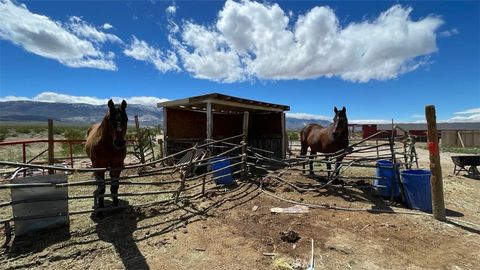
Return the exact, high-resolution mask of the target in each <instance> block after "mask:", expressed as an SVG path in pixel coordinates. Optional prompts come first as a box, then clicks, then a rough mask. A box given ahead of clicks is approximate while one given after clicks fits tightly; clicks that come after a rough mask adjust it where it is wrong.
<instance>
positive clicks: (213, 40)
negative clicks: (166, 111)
mask: <svg viewBox="0 0 480 270" xmlns="http://www.w3.org/2000/svg"><path fill="white" fill-rule="evenodd" d="M0 14H1V16H0V101H8V100H19V99H30V100H39V101H50V102H52V101H53V102H54V101H57V102H86V103H93V104H100V103H103V102H105V100H106V99H108V98H111V97H114V98H117V99H119V98H127V101H129V102H131V103H143V104H154V103H155V102H158V101H161V100H164V99H170V100H172V99H177V98H184V97H188V96H194V95H200V94H206V93H209V92H220V93H224V94H228V95H233V96H239V97H244V98H251V99H257V100H263V101H268V102H273V103H279V104H286V105H290V107H291V112H290V116H292V117H297V118H309V117H310V118H311V117H314V118H320V119H323V118H326V119H331V118H332V115H333V107H334V106H339V107H341V106H345V107H347V114H348V115H349V119H350V120H351V121H355V120H356V121H360V122H362V121H363V122H365V121H367V120H368V121H370V122H374V121H380V122H382V121H387V122H388V121H390V120H391V119H392V118H393V119H394V120H395V121H396V122H406V121H408V122H416V121H422V120H423V119H424V118H423V114H424V106H425V105H427V104H434V105H436V109H437V118H438V119H439V120H442V121H480V41H479V40H480V15H479V14H480V4H479V2H478V1H468V2H459V1H455V2H449V1H438V2H436V1H421V2H403V1H402V2H398V1H395V2H390V1H333V2H327V1H279V2H273V1H272V2H270V1H269V2H252V1H227V2H224V1H174V2H172V1H153V0H152V1H14V2H12V1H6V0H0ZM0 109H1V108H0ZM311 115H313V116H311Z"/></svg>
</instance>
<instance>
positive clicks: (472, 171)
mask: <svg viewBox="0 0 480 270" xmlns="http://www.w3.org/2000/svg"><path fill="white" fill-rule="evenodd" d="M468 175H469V176H471V177H480V173H479V172H478V169H477V167H476V166H471V167H470V169H468Z"/></svg>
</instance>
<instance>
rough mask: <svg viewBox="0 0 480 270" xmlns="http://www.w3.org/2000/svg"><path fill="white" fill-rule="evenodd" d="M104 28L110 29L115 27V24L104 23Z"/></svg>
mask: <svg viewBox="0 0 480 270" xmlns="http://www.w3.org/2000/svg"><path fill="white" fill-rule="evenodd" d="M102 28H103V29H105V30H109V29H112V28H113V25H111V24H109V23H104V24H103V25H102Z"/></svg>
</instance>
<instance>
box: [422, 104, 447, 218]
mask: <svg viewBox="0 0 480 270" xmlns="http://www.w3.org/2000/svg"><path fill="white" fill-rule="evenodd" d="M425 116H426V118H427V126H428V132H427V137H428V152H429V154H430V171H431V173H432V179H431V188H432V209H433V216H434V217H435V219H437V220H441V221H445V220H446V217H445V202H444V199H443V180H442V167H441V165H440V152H439V148H438V138H437V116H436V113H435V106H434V105H428V106H426V107H425Z"/></svg>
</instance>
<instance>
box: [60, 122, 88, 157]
mask: <svg viewBox="0 0 480 270" xmlns="http://www.w3.org/2000/svg"><path fill="white" fill-rule="evenodd" d="M85 134H86V133H85V130H84V129H83V128H65V131H64V133H63V136H64V137H65V139H67V140H84V139H85ZM61 147H62V150H63V153H64V154H65V155H69V153H70V149H69V146H68V143H62V146H61ZM72 150H73V154H74V155H79V154H80V155H81V154H84V152H85V151H84V144H73V145H72Z"/></svg>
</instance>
